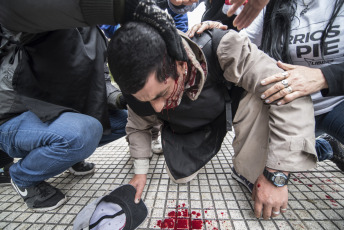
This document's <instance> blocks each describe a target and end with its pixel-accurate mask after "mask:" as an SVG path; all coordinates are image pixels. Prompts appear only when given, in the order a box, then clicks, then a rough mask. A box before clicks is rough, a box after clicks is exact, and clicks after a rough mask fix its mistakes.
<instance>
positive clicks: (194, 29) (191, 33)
mask: <svg viewBox="0 0 344 230" xmlns="http://www.w3.org/2000/svg"><path fill="white" fill-rule="evenodd" d="M199 27H200V24H195V25H194V26H192V27H191V29H189V30H188V31H187V32H186V34H187V36H189V38H192V37H193V36H195V33H196V32H197V30H198V29H199Z"/></svg>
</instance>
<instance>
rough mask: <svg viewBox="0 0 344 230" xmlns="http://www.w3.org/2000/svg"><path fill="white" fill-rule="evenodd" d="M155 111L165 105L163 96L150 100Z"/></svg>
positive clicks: (159, 110) (158, 110) (160, 109)
mask: <svg viewBox="0 0 344 230" xmlns="http://www.w3.org/2000/svg"><path fill="white" fill-rule="evenodd" d="M150 103H151V105H152V107H153V109H154V110H155V112H157V113H160V112H161V111H162V109H163V108H164V106H165V100H164V99H163V98H161V99H158V100H155V101H151V102H150Z"/></svg>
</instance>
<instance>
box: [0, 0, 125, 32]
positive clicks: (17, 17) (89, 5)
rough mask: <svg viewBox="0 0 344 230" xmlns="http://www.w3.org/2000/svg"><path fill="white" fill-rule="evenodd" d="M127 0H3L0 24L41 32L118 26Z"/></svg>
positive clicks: (16, 29)
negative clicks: (98, 25) (96, 26)
mask: <svg viewBox="0 0 344 230" xmlns="http://www.w3.org/2000/svg"><path fill="white" fill-rule="evenodd" d="M124 1H125V0H59V1H52V0H35V1H31V0H11V1H0V23H1V24H2V25H3V26H4V27H5V28H7V29H9V30H12V31H17V32H27V33H40V32H45V31H52V30H58V29H69V28H75V27H86V26H90V25H96V24H109V25H115V24H117V23H116V21H119V18H120V17H122V15H123V12H124Z"/></svg>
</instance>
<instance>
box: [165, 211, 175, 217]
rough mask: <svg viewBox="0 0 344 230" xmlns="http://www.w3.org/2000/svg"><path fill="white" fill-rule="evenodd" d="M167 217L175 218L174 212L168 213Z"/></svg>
mask: <svg viewBox="0 0 344 230" xmlns="http://www.w3.org/2000/svg"><path fill="white" fill-rule="evenodd" d="M167 215H168V216H169V217H175V216H176V212H175V211H172V212H169V213H168V214H167Z"/></svg>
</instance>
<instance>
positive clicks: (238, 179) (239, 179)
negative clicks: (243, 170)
mask: <svg viewBox="0 0 344 230" xmlns="http://www.w3.org/2000/svg"><path fill="white" fill-rule="evenodd" d="M231 174H232V178H233V179H234V180H236V181H238V182H239V183H240V184H241V185H244V186H245V187H246V188H247V190H248V191H249V192H250V193H252V190H251V188H250V187H249V186H248V185H246V183H245V181H243V180H242V179H241V178H240V177H239V176H237V175H236V174H235V173H233V172H232V173H231Z"/></svg>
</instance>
